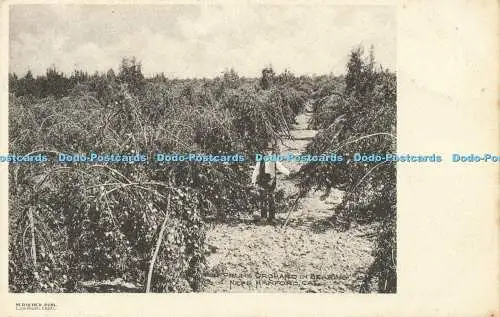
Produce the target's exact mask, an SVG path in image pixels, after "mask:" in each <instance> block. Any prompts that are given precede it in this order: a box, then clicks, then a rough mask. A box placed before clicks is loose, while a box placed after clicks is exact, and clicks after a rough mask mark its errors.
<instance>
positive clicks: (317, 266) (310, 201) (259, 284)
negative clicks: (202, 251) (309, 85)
mask: <svg viewBox="0 0 500 317" xmlns="http://www.w3.org/2000/svg"><path fill="white" fill-rule="evenodd" d="M309 118H310V113H309V112H306V113H304V114H301V115H299V116H298V117H297V124H296V125H295V126H294V127H293V131H292V136H293V139H292V140H288V141H287V142H285V144H283V145H282V146H281V149H280V150H281V152H282V153H283V154H285V153H288V152H292V153H296V154H300V153H302V152H303V150H304V149H305V146H306V145H307V143H308V142H310V140H311V139H312V138H313V137H314V135H315V134H316V133H317V132H318V131H316V130H309V129H307V126H308V120H309ZM300 164H301V163H293V162H283V165H285V166H286V167H287V168H288V169H289V170H290V171H297V170H298V169H300ZM277 186H278V189H283V190H284V192H285V195H287V196H291V195H293V194H294V193H296V191H297V190H296V188H295V186H294V183H293V180H291V179H287V178H286V177H284V176H283V175H280V176H278V185H277ZM342 194H343V193H342V192H340V191H334V190H332V192H331V193H330V195H329V196H328V197H322V196H323V195H324V193H322V192H311V193H309V194H308V196H307V197H306V198H304V199H302V200H301V201H300V203H299V206H298V208H296V209H295V211H293V212H292V213H290V215H289V218H288V221H287V225H286V226H285V227H283V224H284V223H285V220H286V218H287V214H288V213H287V210H282V211H281V212H279V213H278V214H277V223H276V224H268V223H266V222H259V221H258V220H257V218H258V211H255V214H254V215H248V216H247V217H242V218H241V219H240V220H239V221H238V222H236V223H217V224H212V225H211V226H210V228H209V230H208V232H207V245H208V246H209V248H208V249H207V254H208V256H207V266H208V267H207V271H208V274H207V275H208V276H207V279H206V281H205V286H204V289H203V291H204V292H258V293H260V292H279V293H284V292H291V293H303V292H313V293H320V292H328V293H332V292H340V293H343V292H359V288H360V286H361V283H362V280H363V278H364V275H365V273H366V271H367V269H368V267H369V266H370V264H371V263H372V262H373V256H372V249H373V240H374V238H373V233H374V230H375V227H374V226H373V225H364V226H361V225H355V226H353V227H351V229H349V230H347V231H338V230H336V229H335V228H334V227H333V226H332V224H331V223H330V221H329V219H330V218H331V216H332V215H333V214H334V210H333V208H334V207H335V205H336V204H338V203H340V201H341V199H342Z"/></svg>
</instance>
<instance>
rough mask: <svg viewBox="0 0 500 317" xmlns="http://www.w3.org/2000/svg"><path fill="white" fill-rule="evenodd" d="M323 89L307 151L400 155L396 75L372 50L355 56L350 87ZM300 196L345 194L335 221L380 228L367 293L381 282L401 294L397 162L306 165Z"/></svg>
mask: <svg viewBox="0 0 500 317" xmlns="http://www.w3.org/2000/svg"><path fill="white" fill-rule="evenodd" d="M325 87H326V89H322V90H318V91H317V92H316V94H315V97H316V101H315V103H314V106H313V108H314V114H313V118H312V120H311V125H313V126H315V127H317V128H319V129H321V131H320V132H319V133H318V134H317V136H316V137H315V138H314V139H313V141H312V142H311V143H310V144H309V145H308V146H307V148H306V153H311V154H321V153H339V154H347V155H352V154H354V153H356V152H359V153H393V152H395V151H396V75H395V74H394V73H392V72H390V71H388V70H384V69H382V68H380V67H378V68H377V67H376V65H375V59H374V55H373V51H370V53H369V54H368V56H367V57H365V56H364V52H363V49H362V48H357V49H355V50H353V51H352V52H351V55H350V59H349V62H348V64H347V74H346V76H345V83H344V85H342V86H338V85H337V86H332V87H331V88H329V89H328V86H325ZM298 179H299V187H300V188H301V195H305V193H307V192H308V191H309V190H312V189H322V190H325V191H327V192H329V191H330V190H331V189H332V188H336V189H340V190H342V191H344V192H345V195H344V197H343V200H342V203H341V204H339V205H338V206H337V207H336V210H335V211H336V213H335V215H334V216H333V217H332V220H333V222H334V223H336V224H337V225H338V226H339V228H344V229H346V228H349V227H350V226H351V225H352V224H353V223H356V222H357V223H376V224H378V228H379V229H378V230H379V233H378V238H377V243H376V249H375V254H374V255H375V261H374V263H373V265H372V266H371V267H370V269H369V272H368V274H367V276H366V279H365V282H364V285H363V289H362V291H370V290H371V289H372V288H373V286H372V284H373V283H374V282H375V281H376V282H377V283H378V290H379V291H380V292H395V291H396V164H395V163H394V162H381V163H378V164H377V163H355V162H352V160H350V159H348V160H345V161H344V162H342V163H339V164H330V165H329V164H307V165H305V166H303V167H302V168H301V170H300V171H299V174H298Z"/></svg>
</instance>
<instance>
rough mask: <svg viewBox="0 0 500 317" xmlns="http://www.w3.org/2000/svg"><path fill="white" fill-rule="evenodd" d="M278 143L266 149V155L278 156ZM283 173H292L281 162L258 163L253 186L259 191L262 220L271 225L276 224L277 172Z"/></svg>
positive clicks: (253, 175)
mask: <svg viewBox="0 0 500 317" xmlns="http://www.w3.org/2000/svg"><path fill="white" fill-rule="evenodd" d="M277 152H278V147H277V142H276V141H274V142H273V143H272V144H271V145H270V146H268V147H267V148H266V153H265V155H273V154H277ZM277 171H278V172H281V173H283V174H285V175H286V176H289V175H290V172H289V171H288V169H287V168H286V167H284V166H283V165H282V164H281V163H280V162H276V161H273V162H262V161H260V162H256V165H255V168H254V171H253V174H252V184H254V185H255V186H256V187H257V190H258V191H259V200H260V218H261V220H264V219H266V218H267V220H268V221H269V222H271V223H275V222H276V204H275V190H276V172H277Z"/></svg>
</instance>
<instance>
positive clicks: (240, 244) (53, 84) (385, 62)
mask: <svg viewBox="0 0 500 317" xmlns="http://www.w3.org/2000/svg"><path fill="white" fill-rule="evenodd" d="M9 11H10V12H9V15H10V18H9V81H8V84H9V86H8V88H9V117H8V123H9V126H8V129H9V144H8V147H9V153H8V155H3V157H1V158H0V159H1V161H2V162H8V163H9V171H8V172H9V188H8V190H9V196H8V197H9V201H8V219H9V222H8V227H9V242H8V243H9V244H8V245H9V246H8V249H9V259H8V261H9V265H8V283H9V292H12V293H23V292H29V293H123V292H125V293H144V292H146V293H147V292H156V293H172V292H176V293H187V292H203V293H207V292H208V293H224V292H236V293H241V292H256V293H261V292H262V293H396V292H397V272H396V271H397V270H396V267H397V254H398V252H397V245H396V236H397V234H396V233H397V230H396V219H397V217H396V215H397V210H396V203H397V186H396V185H397V184H396V162H397V161H398V160H400V159H401V158H400V157H397V156H396V155H393V156H392V157H391V155H388V154H386V153H394V152H395V151H396V144H397V142H396V139H397V135H396V134H397V129H396V113H397V111H396V110H397V106H396V96H397V85H396V68H395V65H396V31H397V28H396V10H395V7H394V6H333V5H331V6H315V7H311V6H300V5H287V6H279V5H238V6H235V5H227V4H224V5H199V4H197V5H183V4H178V5H174V4H171V5H90V4H87V5H76V4H50V5H42V4H26V5H22V4H17V5H12V6H10V10H9ZM40 26H43V27H40ZM423 159H429V158H427V157H424V158H423Z"/></svg>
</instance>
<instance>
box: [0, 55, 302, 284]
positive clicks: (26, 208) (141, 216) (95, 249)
mask: <svg viewBox="0 0 500 317" xmlns="http://www.w3.org/2000/svg"><path fill="white" fill-rule="evenodd" d="M138 65H139V64H137V63H135V62H131V63H128V64H126V63H122V68H121V71H120V73H119V74H118V76H117V77H116V78H114V77H113V76H112V75H111V74H110V73H108V74H103V75H98V76H90V77H88V76H87V75H86V74H85V73H78V74H76V73H75V75H74V77H73V78H74V79H73V80H76V79H75V78H78V80H77V84H76V85H74V86H73V87H72V88H71V89H70V90H66V91H62V92H60V93H58V94H52V95H50V96H48V97H43V98H40V97H41V96H37V94H38V93H39V92H38V90H37V89H38V88H36V87H37V86H31V88H30V90H28V91H25V93H20V92H19V91H20V90H17V91H16V94H18V95H19V96H16V95H15V94H14V93H13V94H11V98H10V105H9V121H10V122H9V123H10V124H9V138H10V140H9V145H10V149H9V151H10V152H11V153H33V152H35V153H39V152H43V153H45V154H47V155H49V156H52V158H53V159H55V158H56V156H57V154H58V153H61V152H63V153H88V152H89V151H95V152H102V153H144V154H147V155H149V156H150V157H152V154H153V153H155V152H178V153H224V154H234V153H248V154H250V153H255V152H258V151H262V150H263V147H264V146H265V145H266V144H267V142H268V141H269V140H271V139H273V138H283V137H286V135H287V134H288V127H289V125H290V124H291V123H292V122H293V120H294V116H295V114H296V113H297V112H298V111H300V105H301V104H303V103H304V100H305V98H306V97H307V95H308V93H309V90H308V89H309V86H310V85H309V83H308V82H307V81H304V79H299V78H296V77H295V76H293V75H291V74H287V75H286V76H285V77H286V78H288V79H287V80H284V79H283V78H284V77H283V76H280V75H274V73H273V72H270V74H271V75H270V76H267V75H266V76H267V77H266V78H267V83H268V84H267V86H266V87H265V88H266V89H263V88H264V87H262V86H261V85H260V83H259V82H260V80H259V79H257V80H246V79H242V78H240V77H239V76H238V75H237V74H236V73H235V72H234V71H228V72H226V73H225V74H223V75H222V76H220V77H218V78H215V79H212V80H166V79H165V78H164V77H163V76H157V77H156V78H154V79H150V80H144V79H143V76H142V75H141V73H140V67H139V66H138ZM58 76H59V75H58ZM61 76H62V75H61ZM50 78H56V77H50ZM57 78H62V77H57ZM69 80H71V78H69V79H64V81H66V82H67V81H69ZM60 81H61V82H63V80H60ZM21 82H22V85H25V84H26V81H25V80H24V79H23V80H22V81H21ZM58 82H59V80H58V81H51V84H55V83H58ZM11 84H12V83H11ZM22 85H21V86H22ZM24 87H26V86H24ZM51 87H52V86H51ZM57 87H59V86H57ZM17 89H18V88H17ZM23 89H26V88H23ZM51 89H55V87H52V88H51ZM52 91H54V90H52ZM61 97H62V98H61ZM248 157H250V156H248ZM247 168H248V167H247V166H244V165H236V164H235V165H223V164H189V163H185V164H183V163H179V164H165V165H163V164H156V166H154V168H151V167H150V166H148V165H144V164H105V165H104V164H93V165H90V164H67V165H61V164H55V163H51V162H50V161H49V162H47V163H43V164H37V165H28V164H25V165H13V166H12V167H11V168H10V169H9V184H10V199H9V226H10V228H9V233H10V234H9V252H10V256H9V285H10V290H11V291H13V292H26V291H27V292H40V291H41V292H75V291H89V289H88V288H87V286H85V285H87V284H86V283H87V282H92V281H94V282H98V284H99V285H103V282H104V281H115V280H116V279H121V281H123V282H126V283H128V284H131V285H132V286H131V287H132V289H131V288H128V289H127V291H145V290H150V291H154V292H187V291H198V290H200V289H201V287H202V283H203V270H204V267H205V253H204V245H205V243H204V241H205V223H206V221H209V219H213V218H227V217H232V216H234V215H237V214H238V213H242V212H248V211H250V210H254V209H256V208H258V207H257V201H258V200H257V199H256V197H255V195H256V194H255V193H254V191H253V190H252V187H251V186H250V183H249V182H250V180H249V177H248V171H247ZM122 284H123V283H121V284H120V285H122ZM123 285H125V284H123ZM117 287H118V286H116V285H115V286H114V288H113V289H111V291H119V289H117ZM93 290H94V291H95V289H93Z"/></svg>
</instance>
